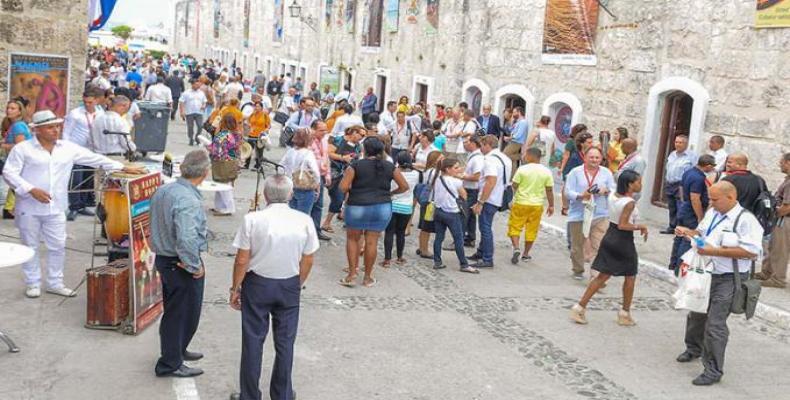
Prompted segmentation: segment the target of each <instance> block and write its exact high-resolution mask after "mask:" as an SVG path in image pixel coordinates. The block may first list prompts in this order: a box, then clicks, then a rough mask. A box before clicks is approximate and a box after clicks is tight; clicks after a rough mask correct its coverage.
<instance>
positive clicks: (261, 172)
mask: <svg viewBox="0 0 790 400" xmlns="http://www.w3.org/2000/svg"><path fill="white" fill-rule="evenodd" d="M260 162H261V165H259V166H258V168H257V169H256V170H255V175H256V177H255V197H253V201H252V205H251V207H250V212H253V211H258V209H259V208H260V198H261V196H260V193H258V191H259V190H260V186H261V177H263V178H266V171H265V170H264V169H263V164H270V165H273V166H274V173H275V175H277V174H279V173H280V169H282V170H283V171H285V167H283V166H282V165H280V164H278V163H276V162H274V161H272V160H269V159H268V158H266V157H261V161H260Z"/></svg>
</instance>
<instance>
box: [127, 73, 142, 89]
mask: <svg viewBox="0 0 790 400" xmlns="http://www.w3.org/2000/svg"><path fill="white" fill-rule="evenodd" d="M126 81H127V82H137V86H140V85H142V84H143V76H142V75H140V73H139V72H137V71H129V72H127V73H126Z"/></svg>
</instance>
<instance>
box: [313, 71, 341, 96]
mask: <svg viewBox="0 0 790 400" xmlns="http://www.w3.org/2000/svg"><path fill="white" fill-rule="evenodd" d="M318 82H319V84H318V86H319V87H320V88H322V89H323V88H324V87H325V86H326V85H329V91H330V92H332V93H339V92H340V71H338V69H337V68H336V67H330V66H323V67H321V72H320V75H319V77H318Z"/></svg>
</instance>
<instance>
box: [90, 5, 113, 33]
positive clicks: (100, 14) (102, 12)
mask: <svg viewBox="0 0 790 400" xmlns="http://www.w3.org/2000/svg"><path fill="white" fill-rule="evenodd" d="M116 1H117V0H89V1H88V31H95V30H97V29H101V28H102V27H103V26H104V24H106V23H107V20H109V19H110V15H111V14H112V10H113V8H115V3H116Z"/></svg>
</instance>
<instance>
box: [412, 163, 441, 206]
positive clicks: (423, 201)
mask: <svg viewBox="0 0 790 400" xmlns="http://www.w3.org/2000/svg"><path fill="white" fill-rule="evenodd" d="M429 171H431V170H429ZM429 171H425V176H423V172H420V183H418V184H416V185H414V198H415V199H417V203H419V204H420V205H421V206H423V207H425V206H426V205H428V203H429V202H430V201H431V192H432V191H433V190H432V189H433V188H432V187H431V185H430V184H429V182H428V181H429V180H430V178H431V176H430V175H431V174H430V173H429ZM432 171H434V174H436V170H435V169H434V170H432Z"/></svg>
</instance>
